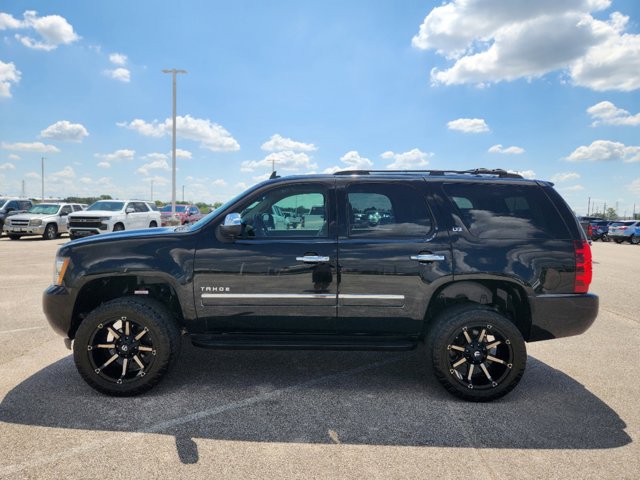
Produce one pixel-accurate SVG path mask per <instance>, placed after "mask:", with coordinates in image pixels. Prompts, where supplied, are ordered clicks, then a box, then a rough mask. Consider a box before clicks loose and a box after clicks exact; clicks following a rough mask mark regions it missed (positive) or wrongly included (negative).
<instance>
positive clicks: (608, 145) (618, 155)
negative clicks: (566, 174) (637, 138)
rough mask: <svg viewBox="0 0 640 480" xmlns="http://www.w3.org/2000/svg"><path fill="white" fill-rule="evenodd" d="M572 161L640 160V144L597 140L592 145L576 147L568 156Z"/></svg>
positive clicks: (629, 161) (628, 161)
mask: <svg viewBox="0 0 640 480" xmlns="http://www.w3.org/2000/svg"><path fill="white" fill-rule="evenodd" d="M566 160H568V161H570V162H609V161H614V160H622V161H624V162H626V163H631V162H640V146H626V145H624V144H623V143H620V142H612V141H609V140H596V141H594V142H592V143H591V145H589V146H586V145H583V146H581V147H578V148H576V149H575V150H574V151H573V152H572V153H571V155H569V156H568V157H566Z"/></svg>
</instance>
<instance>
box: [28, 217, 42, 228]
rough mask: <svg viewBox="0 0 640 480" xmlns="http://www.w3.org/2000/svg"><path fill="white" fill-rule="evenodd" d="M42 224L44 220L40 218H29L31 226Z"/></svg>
mask: <svg viewBox="0 0 640 480" xmlns="http://www.w3.org/2000/svg"><path fill="white" fill-rule="evenodd" d="M40 225H42V220H41V219H39V218H34V219H33V220H29V226H30V227H39V226H40Z"/></svg>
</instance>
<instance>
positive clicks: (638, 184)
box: [627, 178, 640, 195]
mask: <svg viewBox="0 0 640 480" xmlns="http://www.w3.org/2000/svg"><path fill="white" fill-rule="evenodd" d="M627 189H628V190H629V191H630V192H631V193H633V194H635V195H640V178H636V179H635V180H634V181H633V182H631V183H630V184H629V185H627Z"/></svg>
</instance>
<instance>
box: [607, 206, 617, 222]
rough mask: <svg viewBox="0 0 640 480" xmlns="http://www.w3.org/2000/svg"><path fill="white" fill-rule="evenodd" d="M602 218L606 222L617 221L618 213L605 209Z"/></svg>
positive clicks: (614, 210) (611, 209) (612, 209)
mask: <svg viewBox="0 0 640 480" xmlns="http://www.w3.org/2000/svg"><path fill="white" fill-rule="evenodd" d="M604 218H606V219H607V220H618V213H617V212H616V209H615V208H611V207H609V208H607V213H605V214H604Z"/></svg>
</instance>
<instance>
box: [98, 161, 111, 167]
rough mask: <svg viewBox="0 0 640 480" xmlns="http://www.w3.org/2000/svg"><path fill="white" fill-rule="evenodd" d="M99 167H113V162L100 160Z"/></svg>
mask: <svg viewBox="0 0 640 480" xmlns="http://www.w3.org/2000/svg"><path fill="white" fill-rule="evenodd" d="M98 167H99V168H111V164H110V163H109V162H98Z"/></svg>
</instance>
